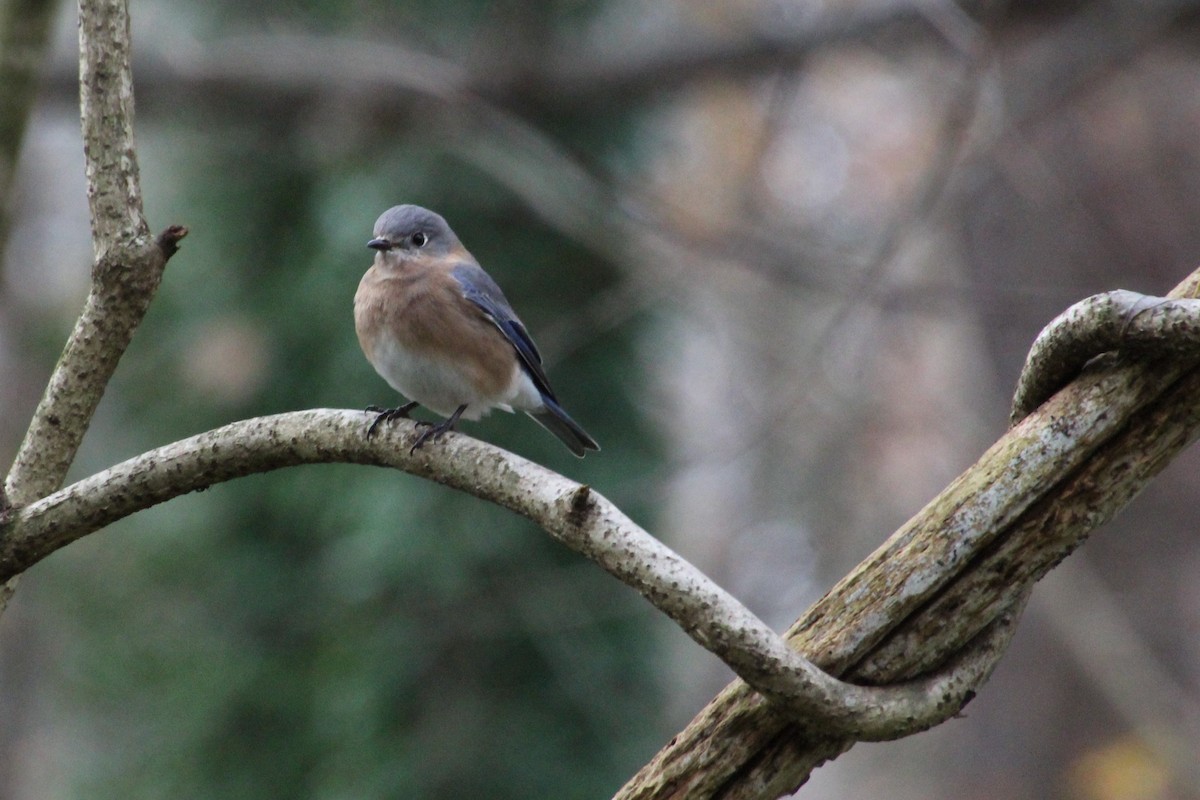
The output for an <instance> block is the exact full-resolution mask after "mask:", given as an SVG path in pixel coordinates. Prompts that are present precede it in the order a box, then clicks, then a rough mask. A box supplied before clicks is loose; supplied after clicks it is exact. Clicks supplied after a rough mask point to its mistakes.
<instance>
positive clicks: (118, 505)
mask: <svg viewBox="0 0 1200 800" xmlns="http://www.w3.org/2000/svg"><path fill="white" fill-rule="evenodd" d="M369 420H370V416H369V415H364V414H363V413H362V412H352V411H335V410H328V409H316V410H310V411H303V412H295V413H290V414H280V415H276V416H271V417H260V418H257V419H251V420H245V421H242V422H236V423H233V424H231V425H226V426H225V427H222V428H218V429H216V430H212V431H209V432H207V433H203V434H200V435H197V436H193V437H191V438H190V439H185V440H183V441H180V442H175V443H174V444H170V445H167V446H165V447H161V448H158V449H157V450H153V451H151V452H148V453H144V454H142V455H140V456H137V457H135V458H132V459H130V460H128V461H125V462H123V463H121V464H118V465H116V466H115V467H112V468H111V469H108V470H105V471H104V472H101V473H98V474H96V475H93V476H91V477H89V478H87V479H85V480H82V481H79V482H78V483H75V484H73V485H71V486H69V487H67V488H66V489H63V490H61V491H58V492H56V493H54V494H52V495H50V496H48V497H45V498H43V499H41V500H38V501H36V502H34V503H31V504H29V505H27V506H25V507H22V508H16V509H13V510H12V511H11V512H10V514H9V515H8V516H7V518H5V519H4V520H3V522H2V524H0V534H2V539H0V580H6V579H8V578H10V577H12V576H14V575H16V574H18V573H20V572H22V571H23V570H25V569H27V568H28V567H30V566H32V565H33V564H34V563H36V562H37V561H39V560H40V559H42V558H44V557H45V556H46V555H48V554H50V553H51V552H53V551H55V550H57V549H59V548H61V547H63V546H65V545H66V544H69V543H70V542H72V541H74V540H76V539H78V538H80V537H82V536H85V535H87V534H88V533H91V532H94V531H97V530H99V529H101V528H103V527H104V526H106V525H108V524H110V523H112V522H115V521H116V520H118V519H121V518H123V517H125V516H128V515H129V514H132V513H134V512H136V511H139V510H141V509H144V508H148V507H149V506H151V505H155V504H157V503H160V502H163V501H165V500H168V499H171V498H173V497H177V496H179V495H182V494H186V493H188V492H192V491H196V490H198V489H203V488H206V487H208V486H211V485H213V484H215V483H219V482H221V481H225V480H229V479H232V478H236V477H240V476H244V475H249V474H253V473H257V472H264V471H267V470H272V469H279V468H281V467H287V466H294V465H297V464H311V463H331V462H348V463H358V464H374V465H377V466H387V467H394V468H399V469H403V470H406V471H408V472H412V473H413V474H416V475H421V476H424V477H427V478H430V479H432V480H435V481H437V482H439V483H443V484H446V485H447V486H451V487H453V488H456V489H459V490H462V491H466V492H468V493H470V494H473V495H475V496H477V497H481V498H483V499H486V500H490V501H492V502H495V503H497V504H499V505H502V506H505V507H506V508H509V509H511V510H513V511H515V512H517V513H518V514H521V515H523V516H525V517H527V518H529V519H531V520H533V521H534V522H535V523H537V524H538V525H539V526H541V527H542V528H543V529H545V530H546V531H548V532H549V533H550V534H551V535H552V536H554V537H555V538H556V539H558V540H559V541H561V542H562V543H564V544H566V545H567V546H568V547H571V548H572V549H574V550H576V551H577V552H580V553H582V554H583V555H586V556H587V557H588V558H591V559H592V560H593V561H595V562H597V563H598V564H600V565H601V566H602V567H604V569H606V570H608V571H609V572H610V573H612V574H613V575H615V576H616V577H617V578H619V579H620V580H622V581H624V582H625V583H626V584H628V585H630V586H632V587H633V588H635V589H637V590H638V591H639V592H640V593H641V594H642V595H643V596H644V597H646V599H648V600H649V601H650V602H651V603H652V604H654V606H655V607H657V608H658V609H659V610H660V611H662V612H663V613H665V614H666V615H667V616H669V617H670V618H671V619H673V620H674V621H675V622H677V623H678V624H679V625H680V626H681V627H682V628H683V629H684V630H685V631H686V632H687V633H688V634H689V635H690V636H691V637H692V638H693V639H694V640H695V641H696V642H698V643H699V644H701V645H702V646H704V647H705V648H707V649H708V650H710V651H711V652H713V653H714V654H715V655H717V656H718V657H719V658H721V659H722V660H723V661H725V662H726V663H727V664H729V665H730V667H732V668H733V669H734V671H735V672H737V673H738V674H739V675H740V676H742V677H743V678H744V679H745V680H746V681H747V682H748V683H749V684H750V685H752V686H754V687H755V688H756V689H757V690H758V691H760V692H762V693H763V694H764V695H765V696H767V697H769V698H770V699H771V700H772V701H773V702H775V703H776V704H777V705H779V706H781V707H782V708H785V709H787V711H788V712H789V715H790V716H792V717H793V718H794V719H796V720H797V724H801V725H804V726H805V727H806V728H812V729H814V730H818V729H819V730H824V731H831V730H835V731H839V732H843V733H845V734H847V735H853V736H855V737H856V738H859V739H890V738H898V737H900V736H904V735H908V734H910V733H913V732H916V731H917V730H923V729H925V728H928V727H931V726H933V725H935V724H938V723H940V722H942V721H944V720H945V719H946V718H948V717H949V716H952V715H954V714H956V713H957V712H958V711H959V710H960V709H961V708H962V706H963V705H964V704H965V703H966V702H967V700H969V699H970V697H971V696H973V690H974V688H975V687H976V686H978V684H979V683H980V682H982V681H983V680H984V679H985V678H986V676H987V675H988V674H989V673H990V671H991V668H992V666H994V664H995V663H996V661H997V660H998V658H999V656H1000V654H1002V653H1003V652H1004V649H1005V647H1006V645H1007V641H1008V638H1009V636H1011V633H1012V631H1013V629H1014V628H1015V620H1010V621H1008V622H1006V623H1003V624H999V625H996V626H994V629H993V630H990V631H988V632H987V633H986V634H985V635H984V636H982V637H980V639H979V641H978V642H977V643H976V646H974V647H972V648H970V649H969V650H968V651H967V652H965V653H964V654H963V655H962V656H961V657H960V658H958V659H956V660H955V661H954V662H953V663H951V664H949V665H948V666H947V668H946V669H944V670H942V671H940V672H938V673H937V674H935V675H933V676H932V677H929V678H925V679H922V680H918V681H912V682H910V683H907V684H902V685H898V686H895V687H885V688H879V687H865V686H856V685H852V684H847V683H843V682H842V681H839V680H836V679H834V678H832V677H830V676H829V675H827V674H825V673H824V672H821V671H820V670H819V669H817V668H816V667H814V666H813V665H812V664H811V663H810V662H809V661H807V660H806V659H805V658H803V657H802V656H801V655H800V654H799V653H797V652H796V651H795V650H793V649H791V648H790V647H788V646H787V644H786V643H785V642H784V641H783V639H782V638H780V637H779V636H778V635H777V634H776V633H774V632H773V631H772V630H771V629H770V628H768V627H767V626H766V624H765V623H763V622H762V621H761V620H759V619H758V618H757V617H756V616H755V615H754V614H753V613H751V612H750V611H749V609H747V608H746V607H745V606H743V605H742V604H741V603H740V602H738V601H737V600H736V599H735V598H734V597H732V596H731V595H729V594H728V593H727V592H725V591H724V590H723V589H721V588H720V587H719V586H717V585H716V584H715V583H713V582H712V581H711V580H710V579H709V578H708V577H707V576H705V575H704V574H703V573H702V572H700V571H699V570H698V569H696V568H695V567H694V566H692V565H691V564H689V563H688V562H687V561H686V560H684V559H683V558H682V557H681V556H679V555H678V554H676V553H675V552H674V551H672V550H671V549H670V548H668V547H667V546H666V545H664V544H662V543H661V542H659V541H658V540H657V539H655V538H654V537H652V536H651V535H650V534H648V533H646V532H645V531H644V530H643V529H642V528H640V527H638V526H637V525H636V524H635V523H634V522H633V521H632V520H630V519H629V518H628V517H627V516H625V514H623V513H622V512H621V511H620V509H618V508H617V507H615V506H614V505H613V504H612V503H610V502H609V501H608V500H606V499H605V498H604V497H602V496H601V495H599V494H598V493H596V492H593V491H592V490H591V489H590V488H589V487H587V486H581V485H579V484H577V483H575V482H573V481H570V480H568V479H566V478H564V477H562V476H561V475H558V474H557V473H554V472H551V471H549V470H547V469H545V468H544V467H541V466H538V465H536V464H533V463H531V462H529V461H526V460H525V459H522V458H520V457H519V456H516V455H513V454H511V453H507V452H505V451H503V450H500V449H499V448H496V447H493V446H491V445H488V444H485V443H483V442H479V441H476V440H474V439H470V438H467V437H463V436H453V437H448V438H447V439H446V441H445V445H444V446H443V445H441V444H439V446H438V448H437V449H436V451H424V450H423V451H419V452H418V453H416V454H410V453H409V448H408V447H407V442H404V441H402V440H401V436H403V437H408V436H409V434H411V433H412V432H413V425H412V424H407V425H401V424H398V425H396V426H393V427H389V428H388V429H387V430H386V432H382V433H381V435H379V436H376V437H373V438H372V439H370V440H368V439H367V438H366V437H365V436H364V431H365V429H366V428H365V426H366V422H367V421H369Z"/></svg>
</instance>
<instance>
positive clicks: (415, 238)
mask: <svg viewBox="0 0 1200 800" xmlns="http://www.w3.org/2000/svg"><path fill="white" fill-rule="evenodd" d="M428 241H429V237H428V236H426V235H425V234H423V233H421V232H420V231H417V232H416V233H414V234H413V235H412V243H413V244H415V245H416V246H417V247H424V246H425V243H426V242H428Z"/></svg>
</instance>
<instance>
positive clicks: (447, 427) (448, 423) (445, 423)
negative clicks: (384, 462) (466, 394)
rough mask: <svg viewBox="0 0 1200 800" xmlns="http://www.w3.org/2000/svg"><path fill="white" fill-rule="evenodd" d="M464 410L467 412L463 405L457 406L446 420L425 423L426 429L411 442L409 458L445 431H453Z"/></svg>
mask: <svg viewBox="0 0 1200 800" xmlns="http://www.w3.org/2000/svg"><path fill="white" fill-rule="evenodd" d="M466 410H467V406H466V404H465V403H464V404H463V405H461V406H459V407H458V408H457V409H456V410H455V412H454V413H453V414H451V415H450V417H449V418H448V419H444V420H442V421H441V422H438V423H436V424H435V423H431V422H426V423H425V424H426V425H428V426H429V427H427V428H426V429H425V430H423V431H421V435H420V436H418V437H417V440H416V441H415V442H413V446H412V447H410V448H408V454H409V455H410V456H411V455H412V454H413V453H415V452H417V450H419V449H420V448H421V446H422V445H424V444H425V443H426V442H429V441H433V440H434V439H438V438H440V437H441V436H442V434H444V433H446V431H452V430H454V425H455V424H456V423H457V422H458V418H459V417H461V416H462V413H463V412H464V411H466Z"/></svg>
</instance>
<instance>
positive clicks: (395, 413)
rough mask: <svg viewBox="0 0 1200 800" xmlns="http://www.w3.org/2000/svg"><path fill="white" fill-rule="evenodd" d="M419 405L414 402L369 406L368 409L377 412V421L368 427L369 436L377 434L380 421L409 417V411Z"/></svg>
mask: <svg viewBox="0 0 1200 800" xmlns="http://www.w3.org/2000/svg"><path fill="white" fill-rule="evenodd" d="M417 405H418V404H417V403H415V402H413V403H405V404H404V405H402V406H400V407H399V408H380V407H379V406H367V408H366V410H367V411H370V412H375V413H376V414H377V416H376V417H375V421H374V422H372V423H371V427H369V428H367V438H368V439H370V438H371V437H372V436H374V435H375V429H376V428H378V427H379V423H381V422H388V421H389V420H393V419H408V418H409V417H408V415H409V413H410V412H412V410H413V409H414V408H416V407H417ZM425 424H428V423H425Z"/></svg>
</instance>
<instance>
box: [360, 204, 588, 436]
mask: <svg viewBox="0 0 1200 800" xmlns="http://www.w3.org/2000/svg"><path fill="white" fill-rule="evenodd" d="M367 247H370V248H372V249H373V250H375V251H376V253H375V263H374V264H372V265H371V268H370V269H368V270H367V272H366V274H365V275H363V278H362V281H361V282H360V283H359V284H358V291H357V292H356V293H355V295H354V328H355V330H356V331H357V332H358V342H359V344H360V345H362V349H363V352H364V353H366V355H367V360H368V361H370V362H371V365H372V366H373V367H375V371H376V372H378V373H379V374H380V376H382V377H383V379H384V380H385V381H387V382H388V383H389V384H390V385H391V386H392V388H393V389H395V390H396V391H398V392H400V393H401V394H402V395H404V396H405V397H407V398H408V399H409V401H410V402H408V403H406V404H405V405H402V406H400V407H398V408H390V409H379V408H377V407H374V406H373V407H371V408H370V409H368V410H369V411H379V412H380V413H379V416H377V417H375V421H374V422H372V423H371V427H370V428H368V429H367V437H368V438H370V437H371V435H372V434H373V433H374V432H375V428H376V426H378V425H379V423H381V422H384V421H386V420H390V419H394V418H396V417H407V416H408V415H409V412H411V411H412V410H413V409H414V408H416V407H417V406H418V405H423V406H425V407H426V408H428V409H430V410H431V411H434V412H436V413H437V414H440V415H441V416H443V417H445V418H446V419H445V420H443V421H442V422H439V423H437V424H436V425H433V424H430V425H429V427H428V428H427V429H426V430H425V431H423V432H422V433H421V435H420V437H418V438H417V441H416V443H415V444H414V445H413V446H412V450H416V449H417V448H418V447H420V446H421V445H423V444H425V442H426V441H427V440H429V439H436V438H437V437H439V436H441V435H442V434H443V433H445V432H446V431H448V430H451V429H452V428H453V427H454V425H455V423H456V422H458V420H459V418H460V417H461V418H465V419H470V420H476V419H479V418H480V417H482V416H483V415H484V414H486V413H488V412H489V411H491V410H492V409H493V408H502V409H504V410H505V411H509V412H511V411H512V410H513V409H518V410H521V411H524V412H525V413H527V414H528V415H529V416H531V417H533V419H534V420H536V421H537V422H539V423H540V424H541V425H542V427H544V428H545V429H546V430H548V431H550V432H551V433H553V434H554V435H555V436H557V437H558V438H559V439H561V440H562V442H563V444H565V445H566V446H567V447H568V448H570V450H571V452H572V453H574V454H575V455H577V456H580V457H582V456H583V454H584V453H585V452H586V451H588V450H599V449H600V446H599V445H597V444H596V441H595V440H594V439H592V437H591V436H588V435H587V433H586V432H585V431H584V430H583V428H581V427H579V425H578V424H577V423H576V422H575V420H573V419H571V418H570V417H569V416H567V412H566V411H563V409H562V406H560V405H559V404H558V398H556V397H555V396H554V390H553V389H551V388H550V382H549V381H548V380H547V379H546V373H545V371H544V370H543V369H542V357H541V355H540V354H539V353H538V350H537V347H536V346H535V345H534V343H533V339H531V338H529V334H528V333H527V332H526V331H525V326H524V325H522V324H521V320H520V319H518V318H517V315H516V313H515V312H514V311H513V310H512V306H510V305H509V304H508V301H507V300H505V299H504V294H503V292H501V291H500V287H499V286H497V285H496V282H495V281H494V280H492V278H491V276H489V275H488V274H487V273H486V272H484V271H483V268H482V267H480V266H479V262H478V261H476V260H475V257H474V256H472V255H471V254H470V253H469V252H467V249H466V248H465V247H463V245H462V242H460V241H459V240H458V237H457V236H455V235H454V231H452V230H450V226H449V225H447V224H446V220H444V219H443V218H442V217H441V216H440V215H438V214H435V213H434V212H432V211H430V210H428V209H425V208H421V207H420V206H412V205H403V206H395V207H393V208H389V209H388V210H387V211H385V212H383V214H382V215H381V216H380V217H379V219H378V220H376V221H375V236H374V238H373V239H371V241H369V242H367ZM426 424H428V423H426Z"/></svg>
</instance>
